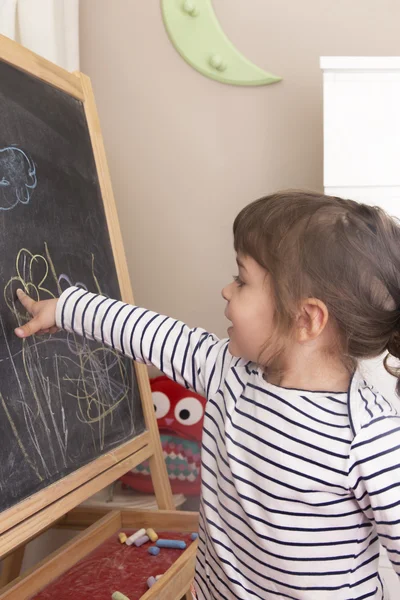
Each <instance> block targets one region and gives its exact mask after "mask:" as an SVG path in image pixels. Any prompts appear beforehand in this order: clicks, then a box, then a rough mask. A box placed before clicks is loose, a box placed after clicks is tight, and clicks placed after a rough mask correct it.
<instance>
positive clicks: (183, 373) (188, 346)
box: [181, 327, 197, 388]
mask: <svg viewBox="0 0 400 600" xmlns="http://www.w3.org/2000/svg"><path fill="white" fill-rule="evenodd" d="M196 331H197V327H196V328H195V329H191V330H190V332H189V335H188V339H187V344H186V348H185V351H184V353H183V358H182V366H181V373H182V377H183V379H184V381H185V387H186V388H189V387H190V386H189V384H188V383H187V381H188V380H189V378H188V377H185V366H186V360H187V356H188V353H189V348H190V339H191V337H192V335H193V334H194V333H195V332H196Z"/></svg>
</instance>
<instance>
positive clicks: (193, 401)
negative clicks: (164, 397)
mask: <svg viewBox="0 0 400 600" xmlns="http://www.w3.org/2000/svg"><path fill="white" fill-rule="evenodd" d="M203 412H204V410H203V405H202V404H201V402H200V400H197V398H191V397H187V398H182V400H179V402H178V404H177V405H176V406H175V419H176V420H177V421H178V422H179V423H181V425H195V424H196V423H198V422H199V421H200V419H201V418H202V416H203Z"/></svg>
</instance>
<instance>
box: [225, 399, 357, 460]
mask: <svg viewBox="0 0 400 600" xmlns="http://www.w3.org/2000/svg"><path fill="white" fill-rule="evenodd" d="M235 413H237V414H239V415H242V416H243V417H245V418H248V419H250V420H251V421H254V422H255V423H257V424H258V425H261V426H262V427H265V428H266V429H269V430H270V431H274V432H275V433H277V434H278V435H280V436H282V437H284V438H286V439H288V440H292V441H293V442H296V443H297V444H301V445H302V446H307V448H312V449H313V450H316V451H317V452H323V453H324V454H328V455H329V456H335V457H336V458H341V459H343V460H347V459H348V458H349V455H348V454H339V453H337V452H332V451H331V450H328V449H326V448H322V446H315V445H314V444H310V443H309V442H306V441H305V440H303V439H301V438H299V437H298V436H297V437H295V436H293V435H289V434H288V433H285V432H284V430H283V429H277V428H276V427H273V425H271V424H270V423H268V421H261V419H256V417H253V416H250V415H249V414H246V413H245V412H243V411H241V410H240V409H239V408H237V406H236V408H235ZM288 454H290V453H288ZM303 460H304V459H303ZM306 460H308V459H306Z"/></svg>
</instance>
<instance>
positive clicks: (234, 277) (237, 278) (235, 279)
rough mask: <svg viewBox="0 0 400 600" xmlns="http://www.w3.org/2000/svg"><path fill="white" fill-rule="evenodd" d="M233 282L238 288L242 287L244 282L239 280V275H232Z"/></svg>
mask: <svg viewBox="0 0 400 600" xmlns="http://www.w3.org/2000/svg"><path fill="white" fill-rule="evenodd" d="M232 277H233V281H234V282H235V283H236V285H237V286H238V287H242V286H243V285H244V282H243V281H242V280H241V279H240V277H239V275H233V276H232Z"/></svg>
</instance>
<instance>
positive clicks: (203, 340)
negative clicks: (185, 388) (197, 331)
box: [192, 331, 210, 392]
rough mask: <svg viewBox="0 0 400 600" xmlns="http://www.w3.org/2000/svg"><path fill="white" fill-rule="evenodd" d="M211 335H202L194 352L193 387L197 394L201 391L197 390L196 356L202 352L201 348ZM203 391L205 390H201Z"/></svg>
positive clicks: (199, 371)
mask: <svg viewBox="0 0 400 600" xmlns="http://www.w3.org/2000/svg"><path fill="white" fill-rule="evenodd" d="M209 337H210V336H209V334H208V333H207V332H206V331H205V332H204V333H202V334H201V336H200V338H199V340H198V342H197V344H196V347H195V349H194V351H193V354H192V387H193V389H194V391H195V392H198V391H199V390H198V389H197V385H196V360H195V359H196V354H197V353H198V351H199V350H200V348H201V347H202V345H203V344H204V342H205V341H206V340H207V339H208V338H209ZM200 373H201V370H200V369H199V370H198V371H197V375H200ZM200 391H203V390H200Z"/></svg>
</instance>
